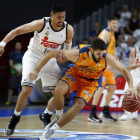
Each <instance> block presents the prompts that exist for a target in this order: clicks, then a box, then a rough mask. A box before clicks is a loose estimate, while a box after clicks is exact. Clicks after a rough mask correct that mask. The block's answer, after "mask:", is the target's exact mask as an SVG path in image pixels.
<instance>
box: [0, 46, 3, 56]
mask: <svg viewBox="0 0 140 140" xmlns="http://www.w3.org/2000/svg"><path fill="white" fill-rule="evenodd" d="M3 53H4V47H2V46H0V56H2V54H3Z"/></svg>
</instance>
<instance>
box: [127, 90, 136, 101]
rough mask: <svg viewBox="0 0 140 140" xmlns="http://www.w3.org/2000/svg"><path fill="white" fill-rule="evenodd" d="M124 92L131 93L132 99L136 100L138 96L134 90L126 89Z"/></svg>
mask: <svg viewBox="0 0 140 140" xmlns="http://www.w3.org/2000/svg"><path fill="white" fill-rule="evenodd" d="M125 92H126V93H132V97H134V96H135V97H136V99H137V96H138V94H137V93H136V92H135V90H134V88H128V89H127V90H126V91H125Z"/></svg>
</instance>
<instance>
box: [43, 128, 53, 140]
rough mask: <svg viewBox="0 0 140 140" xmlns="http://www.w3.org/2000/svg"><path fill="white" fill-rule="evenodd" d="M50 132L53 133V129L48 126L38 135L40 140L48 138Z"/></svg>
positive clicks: (48, 139)
mask: <svg viewBox="0 0 140 140" xmlns="http://www.w3.org/2000/svg"><path fill="white" fill-rule="evenodd" d="M52 134H54V130H53V129H50V128H48V130H47V131H45V132H44V133H43V134H42V135H41V136H40V140H50V138H51V135H52Z"/></svg>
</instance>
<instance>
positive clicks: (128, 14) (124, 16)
mask: <svg viewBox="0 0 140 140" xmlns="http://www.w3.org/2000/svg"><path fill="white" fill-rule="evenodd" d="M130 18H131V12H130V11H129V9H128V5H127V4H124V5H123V10H122V12H121V19H122V20H123V22H124V24H125V27H126V26H127V22H128V21H129V19H130Z"/></svg>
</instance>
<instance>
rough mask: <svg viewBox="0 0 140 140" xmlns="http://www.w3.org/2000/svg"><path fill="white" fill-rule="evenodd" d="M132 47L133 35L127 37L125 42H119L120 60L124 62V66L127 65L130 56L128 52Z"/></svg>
mask: <svg viewBox="0 0 140 140" xmlns="http://www.w3.org/2000/svg"><path fill="white" fill-rule="evenodd" d="M133 48H134V41H133V37H131V36H130V37H128V40H127V44H125V43H122V44H121V55H122V56H121V57H122V59H121V60H120V62H121V63H122V64H124V66H125V67H126V68H128V67H129V57H130V52H131V50H132V49H133Z"/></svg>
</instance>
